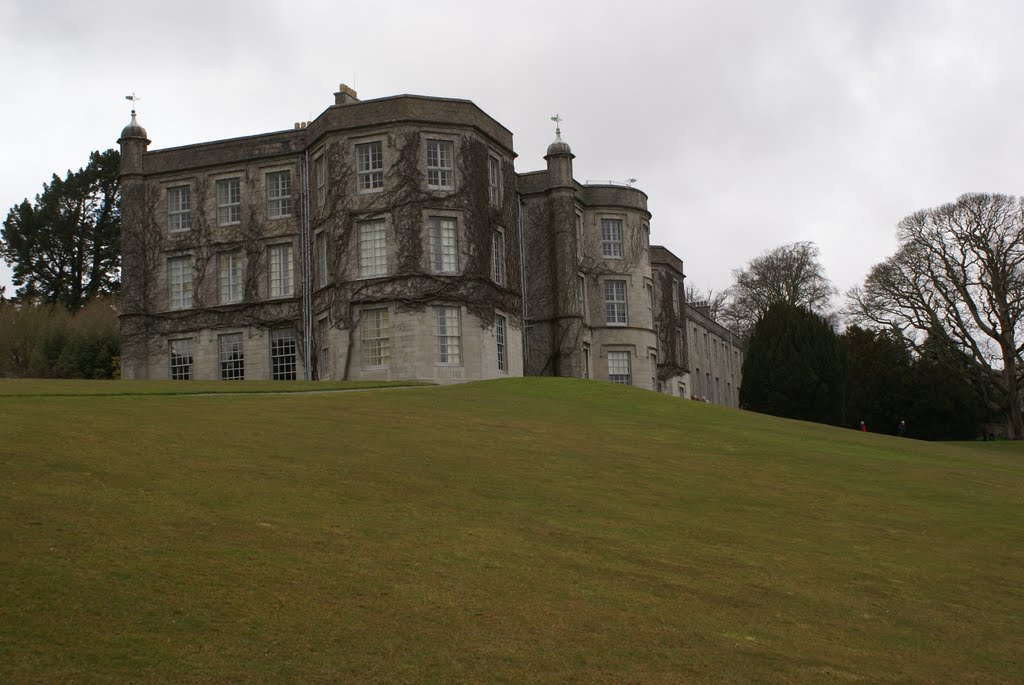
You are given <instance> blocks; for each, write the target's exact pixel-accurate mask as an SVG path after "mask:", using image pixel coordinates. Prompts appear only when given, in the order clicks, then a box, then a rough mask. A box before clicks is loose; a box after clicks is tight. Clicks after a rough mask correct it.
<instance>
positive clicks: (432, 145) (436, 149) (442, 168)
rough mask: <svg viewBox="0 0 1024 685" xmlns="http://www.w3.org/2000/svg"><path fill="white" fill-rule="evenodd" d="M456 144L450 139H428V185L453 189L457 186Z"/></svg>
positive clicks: (440, 188)
mask: <svg viewBox="0 0 1024 685" xmlns="http://www.w3.org/2000/svg"><path fill="white" fill-rule="evenodd" d="M454 158H455V152H454V146H453V145H452V142H451V141H450V140H428V141H427V187H428V188H433V189H436V190H452V189H453V188H454V187H455V171H454Z"/></svg>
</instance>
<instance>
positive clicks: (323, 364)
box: [316, 316, 331, 380]
mask: <svg viewBox="0 0 1024 685" xmlns="http://www.w3.org/2000/svg"><path fill="white" fill-rule="evenodd" d="M316 337H317V338H318V339H319V341H320V364H319V367H320V368H318V369H317V378H319V379H320V380H323V379H325V378H329V377H330V375H331V339H330V329H329V328H328V325H327V317H326V316H325V317H324V318H322V319H320V320H319V321H318V322H317V330H316Z"/></svg>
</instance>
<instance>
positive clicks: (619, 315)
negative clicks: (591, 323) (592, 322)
mask: <svg viewBox="0 0 1024 685" xmlns="http://www.w3.org/2000/svg"><path fill="white" fill-rule="evenodd" d="M604 318H605V322H606V323H607V324H608V325H609V326H625V325H626V282H625V281H612V280H608V281H605V282H604Z"/></svg>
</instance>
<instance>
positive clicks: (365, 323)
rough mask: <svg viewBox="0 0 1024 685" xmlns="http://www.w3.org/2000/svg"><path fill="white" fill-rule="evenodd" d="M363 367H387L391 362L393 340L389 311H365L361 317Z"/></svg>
mask: <svg viewBox="0 0 1024 685" xmlns="http://www.w3.org/2000/svg"><path fill="white" fill-rule="evenodd" d="M360 325H361V329H362V331H361V340H362V344H363V366H364V367H375V366H387V365H388V363H389V362H390V361H391V339H390V330H389V324H388V310H387V309H383V308H382V309H364V310H363V312H362V314H361V315H360Z"/></svg>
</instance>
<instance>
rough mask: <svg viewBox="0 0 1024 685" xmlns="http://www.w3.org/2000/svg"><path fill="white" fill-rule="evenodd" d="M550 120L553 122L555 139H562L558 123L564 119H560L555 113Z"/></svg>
mask: <svg viewBox="0 0 1024 685" xmlns="http://www.w3.org/2000/svg"><path fill="white" fill-rule="evenodd" d="M551 121H553V122H555V140H561V139H562V128H561V126H560V124H561V123H562V121H564V120H563V119H562V117H560V116H558V115H557V114H556V115H555V116H553V117H551Z"/></svg>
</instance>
